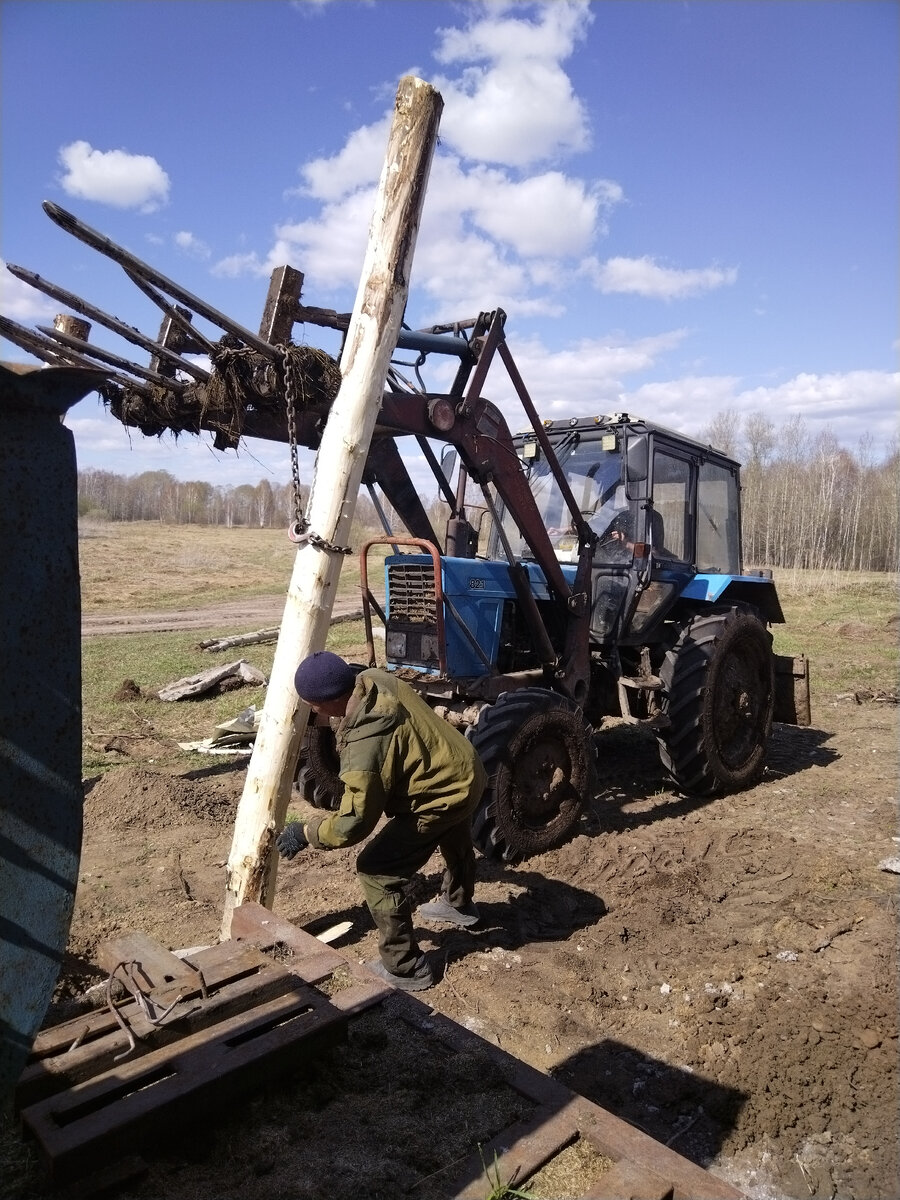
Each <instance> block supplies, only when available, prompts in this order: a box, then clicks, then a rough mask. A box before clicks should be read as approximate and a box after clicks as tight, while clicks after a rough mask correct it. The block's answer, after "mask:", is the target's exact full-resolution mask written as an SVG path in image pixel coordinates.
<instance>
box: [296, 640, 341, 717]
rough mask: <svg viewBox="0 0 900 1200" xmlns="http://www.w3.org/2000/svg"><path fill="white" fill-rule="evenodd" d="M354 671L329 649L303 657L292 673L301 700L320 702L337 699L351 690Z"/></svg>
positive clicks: (313, 702) (312, 702)
mask: <svg viewBox="0 0 900 1200" xmlns="http://www.w3.org/2000/svg"><path fill="white" fill-rule="evenodd" d="M355 683H356V672H355V671H354V670H353V668H352V667H351V666H350V665H349V664H348V663H346V662H344V660H343V659H342V658H341V657H340V655H339V654H332V653H331V651H330V650H317V651H316V652H315V654H310V655H309V657H308V658H304V660H303V662H302V663H301V664H300V666H299V667H298V668H297V672H296V674H295V675H294V687H295V688H296V689H297V695H298V696H299V697H300V699H301V700H307V701H309V703H311V704H320V703H322V701H324V700H337V698H338V697H339V696H346V695H347V693H348V692H352V691H353V685H354V684H355Z"/></svg>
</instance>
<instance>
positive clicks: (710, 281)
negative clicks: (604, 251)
mask: <svg viewBox="0 0 900 1200" xmlns="http://www.w3.org/2000/svg"><path fill="white" fill-rule="evenodd" d="M583 269H584V273H585V274H586V275H587V276H588V277H589V278H590V279H592V281H593V283H594V285H595V286H596V287H598V288H599V289H600V291H601V292H604V293H607V294H608V293H611V292H620V293H626V294H631V295H637V296H648V297H651V298H653V299H658V300H683V299H684V298H685V297H687V296H699V295H700V294H701V293H702V292H709V291H714V290H715V289H716V288H720V287H726V286H730V285H731V284H733V283H735V282H736V280H737V275H738V273H737V267H692V268H687V269H678V268H676V267H661V266H660V265H659V264H658V263H657V262H656V260H655V259H653V258H650V257H649V256H648V255H644V256H643V257H642V258H622V257H617V258H610V259H607V261H606V262H605V263H601V262H598V261H597V260H596V259H589V260H587V261H586V262H585V264H584V268H583Z"/></svg>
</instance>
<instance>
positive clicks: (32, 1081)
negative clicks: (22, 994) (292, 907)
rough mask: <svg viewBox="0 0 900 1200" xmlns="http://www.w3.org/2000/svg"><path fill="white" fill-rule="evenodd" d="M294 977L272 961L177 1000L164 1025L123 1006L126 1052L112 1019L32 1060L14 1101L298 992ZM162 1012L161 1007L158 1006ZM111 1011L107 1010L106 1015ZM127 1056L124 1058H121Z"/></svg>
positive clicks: (22, 1102) (34, 1098) (33, 1099)
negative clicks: (96, 1032)
mask: <svg viewBox="0 0 900 1200" xmlns="http://www.w3.org/2000/svg"><path fill="white" fill-rule="evenodd" d="M298 987H299V981H298V979H297V977H296V976H295V975H292V974H291V973H290V972H289V971H285V970H284V968H283V967H280V966H278V964H277V963H267V964H265V965H264V966H263V967H262V968H261V969H260V970H258V971H255V972H254V973H253V974H251V975H243V976H241V977H240V978H238V979H234V980H230V981H228V982H226V983H224V984H222V985H220V986H219V987H218V988H216V989H214V990H212V991H211V993H210V995H209V996H208V997H207V998H206V999H203V998H202V997H201V996H199V995H194V996H193V997H191V998H189V999H186V1000H183V1001H181V1002H180V1003H179V1004H178V1005H176V1007H175V1008H174V1009H173V1010H172V1012H171V1013H170V1014H169V1016H167V1017H166V1020H165V1024H163V1025H159V1026H157V1025H154V1024H152V1023H151V1022H150V1021H148V1019H147V1017H146V1015H145V1014H144V1013H143V1012H142V1011H141V1009H140V1008H139V1007H138V1005H137V1003H136V1002H135V1003H132V1004H130V1005H129V1006H128V1009H129V1012H128V1016H127V1018H126V1017H125V1016H124V1012H125V1010H124V1009H122V1010H120V1015H122V1016H123V1019H126V1020H127V1024H128V1026H129V1028H130V1029H131V1031H132V1034H133V1036H134V1038H135V1039H136V1041H135V1046H134V1048H133V1050H131V1051H130V1053H129V1051H128V1037H127V1035H126V1033H125V1032H124V1030H123V1029H122V1028H121V1026H120V1025H118V1023H117V1022H115V1021H113V1025H112V1028H111V1029H109V1030H108V1031H107V1032H106V1033H105V1034H104V1035H103V1036H100V1037H93V1038H91V1039H90V1040H89V1041H86V1042H85V1043H84V1044H83V1045H81V1046H78V1047H77V1048H76V1049H74V1050H66V1051H63V1052H62V1053H60V1054H57V1055H54V1056H52V1057H44V1058H42V1059H40V1060H39V1061H38V1062H34V1063H31V1064H30V1065H29V1066H28V1067H26V1069H25V1071H24V1072H23V1074H22V1076H21V1078H20V1080H19V1084H18V1086H17V1089H16V1104H17V1106H18V1107H19V1108H25V1107H28V1106H29V1105H32V1104H36V1103H37V1102H38V1101H39V1100H42V1099H44V1098H45V1097H47V1096H51V1095H53V1094H55V1093H58V1092H61V1091H63V1090H64V1089H66V1088H70V1087H74V1086H75V1085H76V1084H78V1083H81V1082H83V1081H84V1080H86V1079H91V1078H93V1077H94V1076H96V1075H100V1074H102V1073H103V1072H105V1071H109V1070H112V1069H114V1068H115V1067H116V1066H117V1065H118V1062H119V1061H131V1060H132V1059H137V1058H142V1057H144V1056H145V1055H147V1054H150V1053H151V1052H152V1051H154V1050H158V1049H159V1048H160V1047H163V1046H170V1045H172V1044H173V1043H175V1042H177V1041H179V1040H180V1039H183V1038H184V1037H186V1036H187V1035H189V1034H192V1033H196V1032H198V1031H199V1030H201V1029H208V1028H209V1027H210V1026H212V1025H214V1024H216V1023H217V1022H220V1021H223V1020H225V1019H227V1018H228V1017H232V1016H235V1015H237V1014H238V1013H241V1012H246V1011H248V1010H249V1009H252V1008H254V1007H255V1006H258V1005H260V1004H263V1003H265V1002H266V1001H267V1000H271V999H274V998H275V997H277V996H282V995H286V994H288V993H289V992H295V993H296V992H297V990H298ZM163 1011H164V1010H163ZM107 1015H110V1014H107ZM123 1055H127V1059H124V1058H122V1059H121V1060H120V1056H123Z"/></svg>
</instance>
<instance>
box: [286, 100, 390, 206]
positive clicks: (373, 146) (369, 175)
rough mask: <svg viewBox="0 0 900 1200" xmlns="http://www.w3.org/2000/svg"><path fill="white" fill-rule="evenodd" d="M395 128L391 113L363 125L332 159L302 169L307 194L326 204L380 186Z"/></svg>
mask: <svg viewBox="0 0 900 1200" xmlns="http://www.w3.org/2000/svg"><path fill="white" fill-rule="evenodd" d="M390 127H391V114H390V113H388V114H386V115H385V116H384V117H383V118H382V120H380V121H376V122H375V123H374V124H373V125H363V126H362V127H361V128H360V129H356V130H354V131H353V133H351V134H350V136H349V137H348V138H347V141H346V142H345V143H344V147H343V149H342V150H340V151H339V152H338V153H337V154H333V155H332V156H331V157H330V158H316V159H313V160H312V162H308V163H305V164H304V166H303V167H302V168H301V174H302V176H303V179H304V185H305V186H304V187H303V188H302V189H301V190H302V191H303V192H304V193H305V194H307V195H309V196H312V197H313V198H314V199H316V200H323V201H326V202H330V201H335V200H339V199H340V198H341V197H342V196H346V195H347V194H348V193H349V192H353V191H356V189H357V188H360V187H368V186H370V185H372V184H377V183H378V180H379V179H380V177H381V168H382V165H383V163H384V153H385V150H386V149H387V143H388V134H389V132H390Z"/></svg>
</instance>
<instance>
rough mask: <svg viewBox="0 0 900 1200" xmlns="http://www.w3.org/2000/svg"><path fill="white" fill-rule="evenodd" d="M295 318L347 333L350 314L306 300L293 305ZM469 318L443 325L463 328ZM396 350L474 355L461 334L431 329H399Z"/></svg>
mask: <svg viewBox="0 0 900 1200" xmlns="http://www.w3.org/2000/svg"><path fill="white" fill-rule="evenodd" d="M294 319H295V320H296V321H298V322H300V323H303V322H307V321H308V322H309V324H310V325H318V326H320V328H323V329H337V330H339V331H343V332H344V333H346V331H347V328H348V326H349V325H350V314H349V313H339V312H335V311H334V310H333V309H330V308H311V307H309V306H308V305H305V304H299V303H298V304H297V305H296V307H295V308H294ZM466 324H468V322H460V323H459V324H458V325H453V326H446V327H445V328H446V329H447V331H448V332H449V331H450V330H451V329H454V328H462V327H463V326H464V325H466ZM397 349H398V350H419V351H420V352H421V353H423V354H455V355H456V356H457V358H474V355H473V354H472V350H471V347H470V346H469V343H468V342H467V341H466V340H465V338H462V337H455V336H450V337H447V336H446V335H442V334H440V333H435V332H433V331H432V330H430V329H401V330H400V334H399V336H398V338H397Z"/></svg>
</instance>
